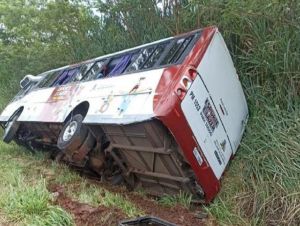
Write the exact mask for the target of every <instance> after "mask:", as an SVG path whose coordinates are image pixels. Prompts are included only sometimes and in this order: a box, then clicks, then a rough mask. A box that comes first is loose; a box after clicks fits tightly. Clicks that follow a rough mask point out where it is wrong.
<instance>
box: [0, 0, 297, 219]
mask: <svg viewBox="0 0 300 226" xmlns="http://www.w3.org/2000/svg"><path fill="white" fill-rule="evenodd" d="M47 2H48V1H43V0H32V1H24V0H18V1H7V2H1V5H0V84H1V89H0V109H3V107H4V106H5V105H6V104H7V102H8V100H9V98H11V97H12V96H13V95H14V94H15V90H16V87H17V86H18V81H19V80H20V78H21V77H23V75H25V74H27V73H32V74H36V73H39V72H42V71H44V70H47V69H49V68H53V67H57V66H61V65H63V64H68V63H73V62H77V61H79V60H84V59H88V58H91V57H94V56H98V55H101V54H103V53H108V52H113V51H116V50H120V49H123V48H127V47H130V46H134V45H137V44H141V43H145V42H148V41H151V40H155V39H160V38H163V37H167V36H169V35H174V34H178V33H181V32H185V31H189V30H192V29H195V28H199V27H204V26H209V25H217V26H218V27H219V28H220V30H221V32H222V34H223V35H224V38H225V40H226V43H227V45H228V47H229V48H230V51H231V54H232V56H233V59H234V61H235V66H236V68H237V71H238V74H239V75H240V79H241V81H242V84H243V87H244V90H245V93H246V96H247V100H248V104H249V108H250V120H249V123H248V126H247V129H246V134H245V136H244V139H243V142H242V144H241V147H240V148H239V151H238V153H237V155H236V157H235V159H234V161H232V164H231V165H230V167H229V168H228V172H227V173H226V175H225V177H224V179H223V181H222V185H223V186H222V189H221V192H220V194H219V195H218V197H217V198H216V200H215V201H214V202H213V203H212V204H211V205H208V206H206V209H207V211H208V212H209V213H210V214H211V215H212V217H214V218H216V219H217V220H218V222H220V223H221V224H225V225H228V224H231V225H245V224H253V225H297V224H298V225H299V224H300V217H299V216H300V193H299V187H300V174H299V172H300V144H299V140H300V95H299V94H300V42H299V40H300V2H299V1H295V0H282V1H279V0H265V1H259V0H252V1H247V0H230V1H225V0H221V1H216V0H211V1H197V0H190V1H186V0H178V1H163V2H164V3H163V4H162V7H157V4H155V3H156V2H158V1H150V0H149V1H144V0H131V1H128V0H114V1H110V0H108V1H105V3H103V2H102V1H100V0H98V1H96V0H95V1H90V2H93V4H94V5H93V7H94V8H95V9H98V10H100V11H101V17H100V18H99V17H97V16H95V15H94V14H93V13H92V12H91V7H92V5H90V4H87V3H85V4H82V1H80V0H77V1H69V2H71V3H68V2H67V1H59V0H56V1H49V3H47ZM15 15H18V16H17V17H16V16H15ZM145 18H146V19H145ZM224 88H226V87H224ZM0 148H1V156H2V160H3V163H2V162H1V164H8V165H9V169H10V170H6V171H5V170H3V172H6V173H7V174H6V173H1V177H4V179H2V178H1V180H4V181H5V178H6V179H7V180H8V181H7V185H8V184H9V185H10V186H13V188H14V186H17V187H18V185H17V184H18V183H19V182H18V179H17V177H13V176H12V174H15V173H21V172H22V169H21V168H22V167H21V168H20V166H19V165H18V164H16V163H13V162H14V161H9V159H10V158H11V157H10V155H11V152H13V153H14V152H18V153H19V154H18V155H19V156H18V155H15V158H16V156H18V162H19V161H22V155H21V154H20V152H21V151H23V149H21V148H17V147H16V146H6V145H2V144H1V146H0ZM15 149H21V150H20V151H16V150H15ZM26 158H28V157H26ZM5 160H6V161H5ZM35 164H37V163H35ZM7 167H8V166H7ZM33 168H34V167H33ZM1 169H2V166H1ZM3 169H5V167H4V166H3ZM33 171H34V170H30V169H28V172H26V173H25V175H26V176H29V177H30V172H33ZM23 173H24V172H23ZM66 178H67V177H66ZM66 178H64V177H63V176H62V177H61V180H62V181H61V182H62V183H63V180H65V179H66ZM35 179H36V178H35ZM66 180H71V181H72V180H76V179H75V178H73V177H69V178H67V179H66ZM22 183H23V182H22ZM26 184H28V186H29V187H31V188H28V190H27V189H25V188H23V187H24V186H21V187H20V188H17V187H16V188H14V189H15V190H14V192H12V194H14V195H13V196H7V197H6V200H9V199H12V200H13V199H20V197H23V195H25V194H27V193H28V192H29V193H34V192H36V194H38V195H36V197H39V199H40V201H37V202H38V203H40V202H43V201H42V200H45V199H46V197H47V195H46V194H47V193H46V191H45V193H44V192H42V191H43V186H44V185H43V180H42V179H41V181H40V182H39V183H33V184H30V180H29V181H27V180H26ZM1 186H2V185H1ZM35 186H36V189H38V190H41V191H39V192H38V191H36V190H35ZM4 187H5V189H8V188H7V186H4ZM3 189H4V188H3ZM3 191H5V190H3ZM18 192H20V193H21V195H19V194H18ZM91 193H93V192H92V191H91ZM6 194H7V193H6ZM81 196H82V197H79V198H80V199H82V200H84V199H88V198H87V197H84V196H83V195H81ZM92 197H93V195H92ZM22 199H23V198H22ZM3 200H5V199H3ZM95 200H96V202H97V203H103V201H101V200H98V199H95ZM1 203H3V202H1ZM12 203H16V202H12ZM115 203H117V201H115ZM2 205H3V204H2ZM28 205H29V204H28ZM108 205H109V204H108ZM124 205H125V204H124ZM125 206H126V205H125ZM13 208H14V209H15V210H20V209H21V210H22V211H21V212H23V208H25V207H23V206H21V207H13ZM26 208H27V207H26ZM53 208H56V207H47V208H44V207H43V208H42V209H44V210H43V213H44V214H46V215H47V216H49V217H47V218H46V219H50V218H51V217H54V216H57V215H59V216H60V217H59V219H60V222H68V220H67V219H69V218H68V216H67V215H66V214H64V213H63V212H61V211H60V210H59V209H56V210H53ZM130 208H131V207H130ZM30 211H33V212H34V211H35V210H34V209H33V210H30ZM30 211H29V212H27V213H30V214H31V213H32V212H30ZM0 212H1V214H0V219H1V218H3V217H2V216H3V214H2V212H5V215H4V218H8V219H16V217H17V219H20V222H24V223H26V222H27V219H29V218H27V216H28V214H25V213H26V211H25V212H24V213H22V214H19V213H18V211H16V213H18V214H16V216H14V217H12V218H11V215H10V214H9V209H3V206H1V207H0ZM129 213H130V211H128V214H129ZM133 215H134V214H133Z"/></svg>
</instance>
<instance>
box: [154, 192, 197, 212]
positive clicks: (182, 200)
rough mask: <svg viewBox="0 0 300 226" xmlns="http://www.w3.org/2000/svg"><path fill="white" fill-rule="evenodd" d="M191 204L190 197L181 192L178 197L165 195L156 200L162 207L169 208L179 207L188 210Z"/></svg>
mask: <svg viewBox="0 0 300 226" xmlns="http://www.w3.org/2000/svg"><path fill="white" fill-rule="evenodd" d="M191 202H192V195H191V194H187V193H185V192H181V191H180V193H179V194H178V195H165V196H162V197H161V198H160V199H159V200H158V203H160V204H162V205H164V206H168V207H171V206H176V205H181V206H183V207H185V208H187V209H188V208H190V206H191Z"/></svg>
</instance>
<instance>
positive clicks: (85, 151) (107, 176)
mask: <svg viewBox="0 0 300 226" xmlns="http://www.w3.org/2000/svg"><path fill="white" fill-rule="evenodd" d="M76 117H78V115H76V116H74V118H76ZM79 117H80V116H79ZM70 121H72V120H70ZM74 121H76V120H74ZM81 121H82V120H79V121H78V123H79V124H78V125H76V126H77V128H78V132H76V131H74V128H73V129H72V126H73V127H74V123H73V124H70V123H66V124H67V125H65V126H63V125H61V124H53V123H34V122H31V123H29V122H28V123H22V124H21V125H20V128H19V130H18V133H17V136H16V142H17V143H19V144H22V145H25V146H27V147H29V148H31V149H43V150H49V151H50V152H51V154H52V157H53V159H55V160H56V161H59V162H63V163H66V164H67V165H70V166H71V167H72V168H75V169H76V170H79V171H81V172H86V173H88V174H89V175H93V177H94V178H97V179H99V180H102V181H108V182H111V183H112V184H122V183H124V184H125V185H126V186H127V187H128V188H130V189H138V188H141V189H143V190H144V191H146V192H147V193H149V194H151V195H155V196H162V195H164V194H171V195H174V194H178V193H179V192H185V193H187V194H192V195H193V199H194V200H195V201H196V200H197V201H201V200H203V198H204V197H203V196H204V194H203V191H202V189H201V187H200V186H199V185H198V183H197V182H196V179H195V175H194V172H193V170H192V169H191V167H190V165H189V163H188V162H187V161H186V160H185V157H184V155H183V152H182V150H181V149H180V147H179V146H178V144H177V143H176V141H175V139H174V138H173V136H172V135H171V134H170V132H169V131H168V130H167V128H166V127H164V126H163V125H162V123H161V122H160V121H159V120H157V119H152V120H149V121H144V122H139V123H134V124H128V125H112V124H98V125H95V124H83V123H81ZM72 130H73V133H74V132H75V133H77V137H75V136H74V137H71V139H73V138H74V139H73V140H72V143H71V145H70V142H69V144H68V145H65V143H63V142H62V143H60V141H59V139H64V138H65V139H66V140H67V139H68V135H70V133H72ZM71 136H73V135H72V134H71ZM57 147H60V149H58V148H57Z"/></svg>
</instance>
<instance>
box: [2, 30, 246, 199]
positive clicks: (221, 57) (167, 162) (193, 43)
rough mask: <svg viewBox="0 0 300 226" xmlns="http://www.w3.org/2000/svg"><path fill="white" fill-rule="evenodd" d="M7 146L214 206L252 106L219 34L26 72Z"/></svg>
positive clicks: (201, 33)
mask: <svg viewBox="0 0 300 226" xmlns="http://www.w3.org/2000/svg"><path fill="white" fill-rule="evenodd" d="M20 86H21V90H20V92H19V93H18V94H17V95H16V96H15V97H14V99H13V100H12V101H11V102H10V103H9V104H8V106H7V107H6V108H5V109H4V111H3V112H2V114H1V116H0V122H1V125H2V127H3V128H4V136H3V140H4V141H5V142H10V141H12V140H14V141H15V142H17V143H18V144H20V145H25V146H27V147H29V148H36V149H47V150H51V151H52V152H53V153H54V155H55V159H56V160H57V161H61V162H65V163H67V164H68V165H71V166H74V167H75V168H77V169H79V170H84V171H86V170H88V171H89V172H91V173H93V175H95V176H96V177H98V178H99V179H101V180H103V181H109V182H111V183H113V184H118V183H121V182H123V183H125V184H126V185H127V186H128V187H130V188H132V189H135V188H138V187H141V188H143V189H144V190H146V191H148V192H149V193H151V194H154V195H158V196H160V195H163V194H176V193H178V192H179V191H183V192H187V193H189V194H192V195H193V198H194V199H196V200H204V201H205V202H210V201H211V200H212V199H213V198H214V197H215V196H216V194H217V193H218V191H219V189H220V179H221V177H222V175H223V174H224V170H225V168H226V166H227V165H228V162H229V161H230V159H231V158H232V157H233V156H234V154H235V153H236V151H237V148H238V146H239V144H240V141H241V138H242V135H243V132H244V129H245V125H246V122H247V119H248V108H247V103H246V99H245V96H244V93H243V90H242V87H241V84H240V81H239V79H238V76H237V73H236V70H235V68H234V65H233V62H232V59H231V57H230V54H229V52H228V49H227V47H226V44H225V42H224V40H223V38H222V36H221V34H220V33H219V31H218V29H217V28H215V27H209V28H205V29H201V30H196V31H193V32H190V33H186V34H183V35H179V36H176V37H171V38H166V39H163V40H159V41H156V42H153V43H149V44H145V45H141V46H138V47H135V48H131V49H126V50H124V51H120V52H117V53H113V54H109V55H105V56H101V57H98V58H95V59H91V60H88V61H85V62H81V63H79V64H75V65H69V66H65V67H62V68H58V69H54V70H50V71H47V72H44V73H42V74H40V75H37V76H32V75H27V76H25V77H24V79H22V80H21V82H20Z"/></svg>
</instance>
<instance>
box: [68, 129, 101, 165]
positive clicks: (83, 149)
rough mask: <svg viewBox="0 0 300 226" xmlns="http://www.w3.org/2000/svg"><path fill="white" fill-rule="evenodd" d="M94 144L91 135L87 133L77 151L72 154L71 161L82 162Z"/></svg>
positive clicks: (94, 141)
mask: <svg viewBox="0 0 300 226" xmlns="http://www.w3.org/2000/svg"><path fill="white" fill-rule="evenodd" d="M95 144H96V140H95V138H94V136H93V135H92V133H90V132H88V135H87V137H86V139H85V140H84V142H83V144H82V145H81V146H80V148H79V149H77V150H74V151H73V153H72V159H73V161H75V162H80V161H82V160H83V159H84V158H85V157H86V155H87V154H88V153H89V152H90V151H91V150H92V149H93V147H94V146H95Z"/></svg>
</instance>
